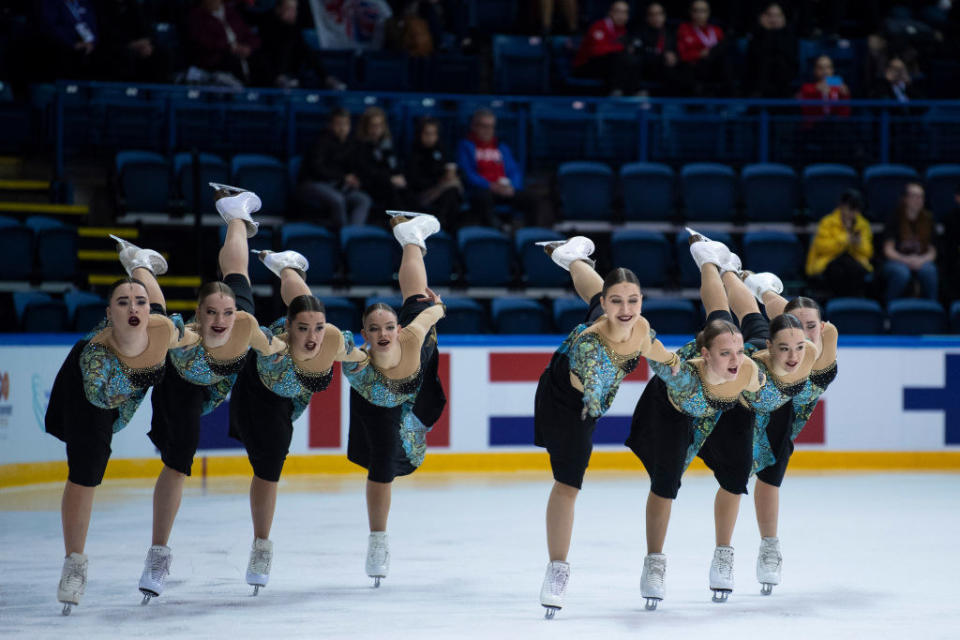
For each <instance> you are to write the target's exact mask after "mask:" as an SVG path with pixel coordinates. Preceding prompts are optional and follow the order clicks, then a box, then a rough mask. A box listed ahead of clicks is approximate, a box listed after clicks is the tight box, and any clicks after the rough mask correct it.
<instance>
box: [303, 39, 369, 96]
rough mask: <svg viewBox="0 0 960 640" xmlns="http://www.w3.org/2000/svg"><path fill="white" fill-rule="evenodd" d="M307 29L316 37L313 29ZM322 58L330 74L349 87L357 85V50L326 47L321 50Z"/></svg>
mask: <svg viewBox="0 0 960 640" xmlns="http://www.w3.org/2000/svg"><path fill="white" fill-rule="evenodd" d="M307 31H310V32H311V33H312V35H313V38H312V39H316V32H314V31H313V29H307ZM309 40H310V39H308V42H309ZM318 46H319V45H318ZM320 59H321V60H323V67H324V69H326V71H327V73H328V74H329V75H331V76H333V77H334V78H337V79H338V80H340V81H341V82H343V83H344V84H346V85H347V86H348V87H353V86H356V84H357V76H358V75H359V72H358V69H357V67H358V66H359V64H358V56H357V52H356V51H354V50H353V49H324V50H322V51H321V52H320Z"/></svg>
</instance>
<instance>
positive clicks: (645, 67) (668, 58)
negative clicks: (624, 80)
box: [633, 2, 678, 95]
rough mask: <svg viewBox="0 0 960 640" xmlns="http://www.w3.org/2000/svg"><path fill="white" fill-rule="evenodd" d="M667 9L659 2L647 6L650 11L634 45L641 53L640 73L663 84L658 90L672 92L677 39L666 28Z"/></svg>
mask: <svg viewBox="0 0 960 640" xmlns="http://www.w3.org/2000/svg"><path fill="white" fill-rule="evenodd" d="M666 23H667V12H666V10H665V9H664V8H663V5H662V4H660V3H659V2H651V3H650V4H648V5H647V13H646V17H645V20H644V23H643V26H641V27H640V30H639V31H638V32H637V35H636V37H635V38H634V41H633V44H634V47H635V48H636V49H637V51H638V52H639V54H640V65H641V69H642V73H641V75H642V76H643V79H644V81H649V82H656V83H658V84H659V85H660V90H659V91H658V93H660V94H661V95H673V94H674V93H675V89H676V72H677V62H678V58H677V39H676V37H675V36H674V34H673V32H672V31H671V30H670V29H668V28H667V24H666Z"/></svg>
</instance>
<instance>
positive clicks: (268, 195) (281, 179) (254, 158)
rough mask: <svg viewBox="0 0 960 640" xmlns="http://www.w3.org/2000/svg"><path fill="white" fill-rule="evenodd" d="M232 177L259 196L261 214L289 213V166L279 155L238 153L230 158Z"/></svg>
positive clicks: (234, 183) (240, 185) (231, 178)
mask: <svg viewBox="0 0 960 640" xmlns="http://www.w3.org/2000/svg"><path fill="white" fill-rule="evenodd" d="M230 180H231V181H232V184H233V185H235V186H237V187H242V188H244V189H249V190H250V191H253V192H255V193H256V194H257V195H258V196H260V200H261V201H262V202H263V206H262V207H261V209H260V214H261V215H283V214H284V213H286V212H287V168H286V167H285V166H284V165H283V163H282V162H280V161H279V160H277V159H276V158H273V157H270V156H264V155H260V154H255V153H243V154H240V155H236V156H234V157H233V160H231V161H230Z"/></svg>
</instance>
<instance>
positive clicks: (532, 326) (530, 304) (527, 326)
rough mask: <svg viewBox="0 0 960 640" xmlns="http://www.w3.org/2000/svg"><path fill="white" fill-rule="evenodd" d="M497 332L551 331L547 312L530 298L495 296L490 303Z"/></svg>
mask: <svg viewBox="0 0 960 640" xmlns="http://www.w3.org/2000/svg"><path fill="white" fill-rule="evenodd" d="M490 314H491V315H492V316H493V326H494V328H495V329H496V332H497V333H513V334H540V333H549V332H550V320H549V318H548V317H547V312H546V311H545V310H544V308H543V307H542V306H541V305H540V303H539V302H537V301H536V300H530V299H529V298H494V300H493V303H492V304H491V305H490Z"/></svg>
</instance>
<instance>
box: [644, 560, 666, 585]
mask: <svg viewBox="0 0 960 640" xmlns="http://www.w3.org/2000/svg"><path fill="white" fill-rule="evenodd" d="M666 569H667V563H666V562H664V561H663V560H661V559H659V558H651V559H650V561H649V563H648V565H647V583H648V584H649V585H650V586H651V587H654V588H658V589H659V588H661V587H663V576H664V574H665V573H666Z"/></svg>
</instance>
